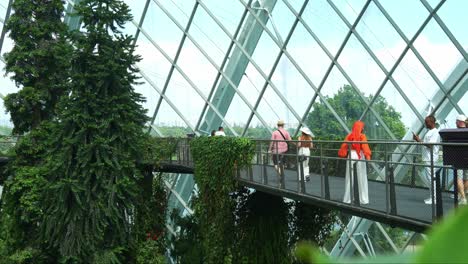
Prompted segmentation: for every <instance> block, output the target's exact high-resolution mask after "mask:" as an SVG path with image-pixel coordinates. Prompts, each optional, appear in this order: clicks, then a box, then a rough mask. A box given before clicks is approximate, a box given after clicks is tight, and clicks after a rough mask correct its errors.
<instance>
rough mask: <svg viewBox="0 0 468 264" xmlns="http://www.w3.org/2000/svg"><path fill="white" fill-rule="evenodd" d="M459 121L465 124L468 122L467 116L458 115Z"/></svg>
mask: <svg viewBox="0 0 468 264" xmlns="http://www.w3.org/2000/svg"><path fill="white" fill-rule="evenodd" d="M457 121H462V122H465V121H466V116H464V115H457Z"/></svg>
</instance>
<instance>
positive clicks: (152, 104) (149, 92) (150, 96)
mask: <svg viewBox="0 0 468 264" xmlns="http://www.w3.org/2000/svg"><path fill="white" fill-rule="evenodd" d="M140 82H142V84H140V85H136V86H134V87H133V88H134V89H135V91H136V92H137V93H140V94H141V95H143V96H144V97H145V99H146V102H144V103H143V107H144V108H145V109H146V110H148V112H147V113H146V115H148V116H150V117H152V116H153V113H154V110H155V109H156V104H157V102H158V100H159V97H160V96H159V93H158V92H157V91H156V90H155V89H154V88H153V87H152V86H151V85H150V84H149V83H148V81H147V80H146V79H145V78H143V77H142V78H141V79H140ZM158 88H159V90H162V89H161V88H160V87H158Z"/></svg>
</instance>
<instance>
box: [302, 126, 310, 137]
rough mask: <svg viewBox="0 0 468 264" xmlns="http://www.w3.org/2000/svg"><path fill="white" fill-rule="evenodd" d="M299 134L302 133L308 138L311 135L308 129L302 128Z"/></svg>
mask: <svg viewBox="0 0 468 264" xmlns="http://www.w3.org/2000/svg"><path fill="white" fill-rule="evenodd" d="M301 132H302V133H304V134H307V135H309V136H311V135H312V132H311V131H310V129H309V128H308V127H302V128H301Z"/></svg>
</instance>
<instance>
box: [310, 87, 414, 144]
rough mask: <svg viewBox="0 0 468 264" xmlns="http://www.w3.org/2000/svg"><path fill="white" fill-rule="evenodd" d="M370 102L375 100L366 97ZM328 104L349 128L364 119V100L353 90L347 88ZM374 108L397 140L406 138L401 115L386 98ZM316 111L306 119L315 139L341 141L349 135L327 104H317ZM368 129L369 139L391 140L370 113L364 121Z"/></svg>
mask: <svg viewBox="0 0 468 264" xmlns="http://www.w3.org/2000/svg"><path fill="white" fill-rule="evenodd" d="M367 99H368V101H370V100H371V99H372V96H369V97H367ZM326 100H327V102H328V103H329V104H330V105H331V106H332V107H333V109H334V110H335V111H336V113H337V114H338V116H340V117H341V118H342V119H343V120H344V122H345V123H346V125H347V127H348V128H351V127H352V124H353V123H354V122H355V121H356V120H358V119H359V118H360V117H361V114H362V113H363V112H364V110H365V108H366V104H365V103H364V102H363V101H362V99H361V96H360V95H359V94H358V93H357V92H356V91H355V90H354V89H353V88H352V87H351V86H350V85H344V86H343V87H342V88H341V89H339V91H338V93H337V94H335V95H334V96H333V97H327V98H326ZM372 107H373V108H374V109H375V111H376V112H377V113H378V114H379V115H380V116H381V118H382V120H383V121H384V122H385V124H387V126H388V127H389V129H390V131H391V132H392V133H393V134H394V135H395V137H396V139H400V138H402V137H403V136H404V134H405V127H404V124H403V123H402V122H401V114H400V113H398V112H397V111H396V110H395V109H394V108H393V107H392V106H389V105H388V103H387V102H386V100H385V98H384V97H382V96H379V97H378V98H377V99H376V100H375V102H374V104H373V105H372ZM312 108H313V110H312V111H311V112H310V113H309V115H308V116H307V122H306V123H307V125H308V126H309V127H310V128H311V129H312V131H313V132H314V134H315V136H316V139H331V140H342V139H343V138H344V137H345V135H346V134H347V132H346V130H345V129H344V128H343V127H342V126H341V125H340V123H338V121H336V118H335V117H334V116H333V114H332V112H331V111H330V110H329V109H327V107H326V106H325V104H323V103H320V102H316V103H314V104H313V106H312ZM363 121H364V122H365V123H366V124H367V126H366V128H365V130H366V131H365V132H366V134H367V136H368V138H369V139H390V136H389V135H388V134H387V133H385V132H384V131H383V128H382V126H381V125H379V126H376V122H377V121H376V118H375V117H374V116H373V114H372V113H371V112H370V111H369V112H368V113H367V114H366V116H365V117H364V120H363Z"/></svg>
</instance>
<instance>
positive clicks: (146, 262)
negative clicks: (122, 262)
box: [136, 239, 166, 264]
mask: <svg viewBox="0 0 468 264" xmlns="http://www.w3.org/2000/svg"><path fill="white" fill-rule="evenodd" d="M137 250H138V251H137V258H136V264H164V263H166V259H165V258H164V255H162V254H161V253H159V252H160V245H159V244H158V242H156V241H154V240H152V239H147V240H146V241H143V242H141V243H140V244H139V246H138V249H137Z"/></svg>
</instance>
